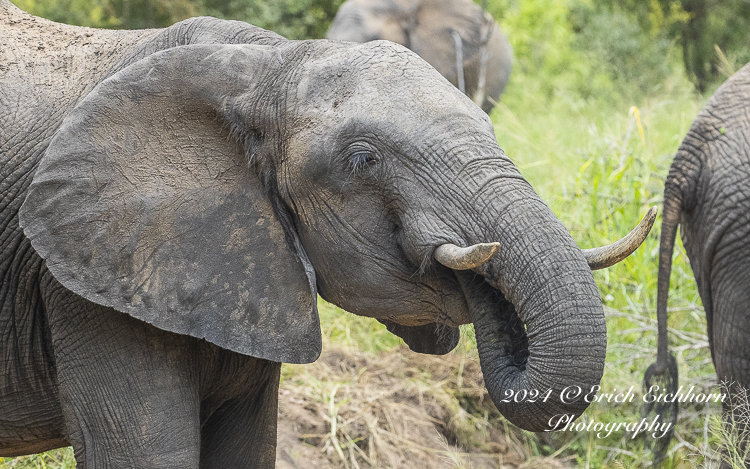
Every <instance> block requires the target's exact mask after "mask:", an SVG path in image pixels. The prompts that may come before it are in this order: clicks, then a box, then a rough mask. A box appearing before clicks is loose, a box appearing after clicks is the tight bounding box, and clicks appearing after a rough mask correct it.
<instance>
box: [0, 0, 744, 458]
mask: <svg viewBox="0 0 750 469" xmlns="http://www.w3.org/2000/svg"><path fill="white" fill-rule="evenodd" d="M14 1H15V2H16V3H17V4H18V5H19V6H20V7H21V8H24V9H26V10H27V11H31V12H32V13H35V14H38V15H41V16H46V17H49V18H52V19H55V20H58V21H65V22H69V23H74V24H82V25H89V26H97V27H111V28H117V27H128V28H132V27H157V26H164V25H167V24H170V23H172V22H174V21H177V20H180V19H183V18H184V17H187V16H191V15H196V14H212V15H215V16H220V17H225V18H232V19H240V20H245V21H249V22H252V23H254V24H258V25H259V26H262V27H266V28H269V29H274V30H276V31H278V32H280V33H282V34H284V35H286V36H288V37H291V38H305V37H322V36H323V34H324V32H325V30H326V29H327V27H328V24H329V22H330V21H331V19H332V17H333V14H334V13H335V10H336V8H337V7H338V5H339V4H340V3H341V0H283V1H280V2H270V1H263V0H231V1H229V2H220V1H218V0H14ZM478 3H481V2H479V1H478ZM748 5H750V4H748V3H747V2H743V1H742V0H729V1H726V2H718V1H716V0H705V1H697V0H681V1H680V0H649V1H640V0H626V1H624V2H623V1H617V2H616V1H614V0H604V1H597V2H593V1H590V0H490V1H489V2H488V11H489V12H490V13H491V14H492V15H493V16H494V17H495V18H497V19H498V21H499V22H500V24H501V25H502V27H503V29H504V31H505V32H506V34H507V35H508V37H509V39H510V41H511V43H512V45H513V48H514V52H515V57H516V59H515V63H514V70H513V75H512V76H511V82H510V85H509V86H508V88H507V90H506V93H505V94H504V95H503V97H502V102H501V103H500V104H499V105H498V106H496V108H495V109H494V111H493V113H492V115H491V117H492V120H493V122H494V123H495V132H496V135H497V139H498V141H499V142H500V145H501V146H502V147H503V148H504V150H505V151H506V152H507V153H508V155H509V156H510V157H511V158H512V159H513V160H514V162H515V163H516V165H517V166H518V167H519V169H520V170H521V172H522V173H523V174H524V176H525V177H526V178H527V179H528V180H529V181H530V182H531V184H532V185H533V187H534V188H535V189H536V190H537V192H538V193H539V194H540V195H541V196H542V198H543V199H544V200H545V201H546V202H547V203H548V204H549V206H550V207H551V209H552V210H553V211H554V212H555V213H556V214H557V216H558V217H559V218H560V219H561V220H562V222H563V223H564V224H565V225H566V226H567V227H568V229H569V230H570V231H571V233H572V235H573V237H574V238H575V239H576V240H577V241H578V243H579V245H580V246H581V247H592V246H598V245H602V244H605V243H609V242H612V241H613V240H615V239H618V238H620V237H621V236H623V235H624V234H626V233H627V232H628V231H629V230H630V229H631V228H632V226H633V224H634V223H635V222H636V221H637V220H638V219H639V218H640V217H641V216H642V215H643V214H644V213H645V212H646V210H647V209H648V207H650V206H652V205H659V204H660V203H661V201H662V191H663V181H664V177H665V175H666V174H667V170H668V168H669V165H670V164H671V161H672V158H673V155H674V153H675V151H676V149H677V147H678V146H679V144H680V142H681V140H682V138H683V137H684V136H685V134H686V133H687V130H688V128H689V126H690V124H691V123H692V121H693V119H694V118H695V116H696V115H697V113H698V111H699V110H700V108H701V107H702V106H703V104H704V103H705V101H706V99H707V97H708V96H709V95H710V92H711V91H712V90H713V89H715V87H716V86H717V85H718V84H719V83H720V82H721V81H723V80H724V79H725V78H726V76H728V74H730V73H731V72H733V71H735V70H737V69H738V68H739V66H740V64H742V63H744V62H745V61H747V60H749V59H750V52H748V50H747V49H743V48H740V47H739V45H740V44H743V41H744V43H746V42H747V39H748V38H747V34H750V32H749V31H750V30H748V29H747V28H746V27H744V25H745V24H747V23H746V21H747V19H748V17H750V12H748V11H747V10H748V9H749V8H750V7H749V6H748ZM701 8H702V10H701ZM701 12H702V13H701ZM701 15H702V16H701ZM743 21H744V23H743ZM696 31H697V32H696ZM714 45H716V46H718V47H714ZM659 233H660V221H659V220H658V219H657V224H656V226H655V227H654V229H653V231H652V233H651V235H650V236H649V238H648V239H647V241H646V242H645V244H644V246H642V247H641V248H640V249H639V250H638V251H637V252H636V253H635V254H634V255H632V256H630V257H629V258H628V259H626V260H625V261H624V262H622V263H620V264H618V265H617V266H615V267H612V268H610V269H607V270H603V271H598V272H596V273H595V278H596V281H597V283H598V285H599V288H600V291H601V296H602V299H603V302H604V304H605V307H606V314H607V325H608V331H609V332H608V335H609V339H608V341H609V345H608V355H607V364H606V368H605V374H604V379H603V382H602V391H603V392H615V390H618V391H626V390H628V389H630V388H631V386H632V387H633V392H634V393H635V394H636V399H635V401H634V402H626V403H613V402H597V403H594V404H592V405H591V407H590V408H589V409H588V410H587V411H586V413H585V414H584V416H583V418H582V419H583V421H584V422H590V421H595V422H602V423H605V424H606V423H617V422H634V421H640V419H641V416H640V412H641V409H640V407H641V405H640V396H641V393H642V391H641V389H640V386H641V380H642V376H643V371H644V370H645V369H646V367H647V366H648V365H649V364H650V363H652V362H653V360H654V358H655V351H656V327H655V313H654V311H655V305H656V273H657V262H658V261H657V258H658V256H657V252H658V239H659ZM670 311H671V312H670V321H669V326H670V331H671V333H670V342H671V348H672V350H673V351H674V352H675V354H676V356H677V359H678V363H679V367H680V373H681V377H680V380H681V381H680V385H682V386H685V387H686V388H689V387H690V386H695V389H696V390H701V392H717V390H718V385H717V384H716V382H715V374H714V370H713V365H712V362H711V358H710V353H709V350H708V344H707V338H706V324H705V316H704V314H703V311H702V308H701V303H700V298H699V296H698V293H697V289H696V287H695V282H694V279H693V275H692V272H691V270H690V266H689V262H688V260H687V257H686V256H685V254H684V250H683V249H682V247H681V245H679V241H678V248H677V249H676V250H675V254H674V263H673V269H672V289H671V293H670ZM320 312H321V323H322V329H323V335H324V348H326V347H343V348H348V349H350V350H356V351H358V352H357V353H362V354H365V355H367V354H369V355H372V356H380V355H382V354H387V353H394V351H396V350H398V347H399V346H400V344H401V341H400V339H398V338H396V337H394V336H392V335H391V334H389V333H388V332H387V331H385V328H384V327H383V326H382V325H380V324H379V323H377V322H376V321H374V320H368V319H365V318H358V317H355V316H353V315H350V314H348V313H346V312H343V311H341V310H340V309H338V308H335V307H333V306H331V305H328V304H326V303H324V302H321V304H320ZM463 335H464V340H463V341H462V345H461V346H459V350H457V351H456V352H454V353H455V354H458V355H460V356H461V357H465V358H462V359H461V360H459V362H460V363H464V362H463V361H462V360H468V361H470V362H471V361H474V362H476V360H477V358H476V351H475V349H474V348H473V345H472V341H473V330H472V328H471V326H466V327H464V328H463ZM463 366H464V365H460V367H461V369H462V370H463ZM303 370H304V368H301V367H286V368H285V370H284V373H283V379H284V384H283V385H284V386H293V385H294V383H302V384H304V383H308V384H305V386H311V385H310V384H309V383H310V382H311V381H310V379H311V378H309V376H308V375H305V373H306V372H305V371H303ZM458 376H459V377H460V376H461V373H460V372H459V373H458ZM342 379H343V378H342ZM352 379H353V378H352ZM424 379H428V378H424ZM355 381H356V380H355ZM302 384H300V385H302ZM339 384H341V385H342V386H343V385H344V384H345V385H346V386H349V385H352V384H351V380H350V381H347V382H346V383H343V384H342V383H339ZM336 385H337V383H328V384H326V386H329V388H330V389H329V388H326V389H328V391H327V393H325V392H319V393H318V394H320V396H319V400H320V402H321V404H322V405H325V406H330V409H332V410H331V415H333V411H334V410H336V409H338V408H339V407H337V406H341V405H343V404H344V402H343V401H341V400H339V401H337V400H336V399H335V396H334V394H335V392H334V391H332V390H333V389H336V388H335V386H336ZM458 388H460V384H459V385H458V387H457V388H456V389H458ZM441 392H442V391H441ZM446 392H447V391H446ZM313 394H314V393H313ZM441 395H442V394H441ZM454 398H455V399H456V406H459V405H460V406H461V408H462V409H463V411H464V413H465V414H467V415H469V416H471V418H467V419H466V421H467V422H470V423H469V424H467V425H469V426H468V427H465V428H464V427H461V428H456V429H455V431H456V434H462V433H461V432H468V431H469V430H470V429H471V428H479V427H477V425H479V424H477V421H478V420H477V419H480V420H481V421H482V422H486V423H483V424H482V425H497V426H499V427H498V428H502V425H506V426H507V423H505V424H503V423H502V422H503V420H502V419H501V418H500V417H499V415H492V414H489V413H482V412H485V411H484V410H478V408H477V407H476V406H475V405H474V404H472V401H470V400H468V401H467V400H466V399H463V398H462V396H461V395H460V393H458V392H454ZM462 399H463V400H462ZM336 411H337V412H338V410H336ZM456 412H457V413H458V408H456ZM720 412H721V409H720V407H719V406H718V405H715V404H711V405H705V404H696V403H686V404H681V406H680V419H679V421H678V423H677V427H676V436H675V438H674V440H673V442H672V444H671V447H670V450H669V452H668V457H667V460H666V461H665V463H664V467H667V468H687V467H716V466H717V465H718V461H719V458H720V457H721V455H720V454H718V453H717V452H716V449H717V448H720V447H721V446H722V445H726V444H727V441H731V440H730V439H731V438H732V435H731V434H729V435H728V434H727V432H726V431H724V430H722V428H723V427H722V426H721V425H720V424H717V423H716V422H717V421H718V419H719V418H720ZM472 419H473V420H472ZM471 425H474V427H471ZM480 426H481V425H480ZM467 428H468V429H469V430H467ZM482 428H485V427H482ZM339 435H342V434H341V433H339ZM336 437H337V433H336V431H335V429H334V431H333V433H331V437H330V438H329V440H327V441H330V442H331V444H333V442H334V441H335V439H336ZM649 438H650V437H649V436H648V435H645V436H644V435H641V436H640V437H635V438H634V437H633V436H632V435H631V434H629V433H628V432H625V431H617V432H612V434H610V435H609V436H607V437H603V438H599V437H598V436H597V435H596V432H594V431H575V432H562V433H558V434H545V435H541V436H537V435H533V434H526V435H525V436H524V437H523V441H524V443H523V444H524V447H525V448H526V451H527V454H529V455H532V456H537V457H543V456H550V455H554V456H555V457H558V458H563V457H564V458H568V459H572V460H573V461H574V463H575V464H576V465H577V466H579V467H590V468H595V467H612V468H619V467H628V468H631V467H633V468H637V467H648V465H649V463H650V460H651V455H650V452H649V444H650V440H649ZM728 439H729V440H728ZM464 441H468V440H464ZM342 444H344V443H342ZM334 446H335V445H334ZM730 446H731V443H730ZM331 448H332V449H331V450H332V451H333V448H334V447H333V446H332V447H331ZM338 450H341V451H342V454H343V451H344V450H346V448H343V450H342V449H341V448H339V449H337V450H336V451H338ZM352 451H354V450H353V449H352ZM351 454H352V455H351V458H356V457H359V456H357V455H355V454H354V452H352V453H351ZM346 457H347V458H349V456H346ZM352 460H353V459H352ZM347 464H348V463H347ZM456 465H458V466H462V464H459V463H458V462H456ZM11 467H14V468H15V467H18V468H31V467H34V468H37V467H38V468H43V467H54V468H72V467H74V464H73V460H72V456H71V453H70V452H69V450H66V451H55V452H51V453H47V454H46V455H42V456H33V457H27V458H17V459H9V458H6V459H5V460H0V468H11Z"/></svg>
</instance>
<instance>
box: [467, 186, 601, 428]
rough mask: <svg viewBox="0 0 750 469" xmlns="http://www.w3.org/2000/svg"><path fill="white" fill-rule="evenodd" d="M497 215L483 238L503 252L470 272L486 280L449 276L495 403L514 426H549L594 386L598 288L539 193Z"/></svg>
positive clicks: (575, 412)
mask: <svg viewBox="0 0 750 469" xmlns="http://www.w3.org/2000/svg"><path fill="white" fill-rule="evenodd" d="M515 192H516V193H518V192H532V191H531V189H528V190H527V191H522V190H517V191H515ZM488 209H489V210H491V207H486V208H485V209H484V210H488ZM497 213H502V214H503V215H502V217H497V219H499V220H501V222H500V226H498V227H496V228H495V229H490V231H489V234H490V235H492V236H494V238H492V240H498V241H500V242H501V244H502V247H501V248H500V250H499V252H498V253H497V254H496V255H495V256H493V257H492V258H491V259H490V260H489V261H488V262H487V263H486V264H484V265H482V266H481V267H479V268H476V269H475V271H476V272H478V273H480V274H481V275H482V276H483V277H484V278H483V279H482V278H481V277H479V276H474V275H472V274H471V273H468V272H456V275H457V276H458V278H459V281H460V283H461V285H462V288H463V289H464V293H465V296H466V298H467V303H468V306H469V309H470V312H471V316H472V322H473V323H474V329H475V333H476V338H477V348H478V351H479V358H480V362H481V367H482V373H483V375H484V379H485V384H486V387H487V390H488V392H489V394H490V397H491V398H492V400H493V402H494V403H495V405H496V406H497V408H498V409H499V410H500V412H501V413H502V414H503V415H504V416H505V417H506V418H507V419H508V420H510V421H511V422H513V423H514V424H515V425H517V426H519V427H521V428H524V429H526V430H531V431H543V430H547V429H554V427H555V423H556V422H559V419H560V417H561V416H562V415H566V416H571V417H578V416H579V415H580V414H581V413H582V412H583V411H584V410H585V409H586V408H587V407H588V404H589V403H588V402H586V399H585V396H586V395H590V396H591V397H593V395H594V394H595V392H596V391H597V390H598V388H597V386H598V384H599V382H600V380H601V376H602V373H603V371H604V358H605V354H606V343H607V339H606V325H605V320H604V311H603V309H602V306H601V300H600V299H599V292H598V289H597V287H596V284H595V283H594V280H593V277H592V274H591V271H590V269H589V267H588V265H587V262H586V260H585V258H584V256H583V254H582V253H581V250H580V249H579V248H578V246H577V245H576V243H575V241H573V239H572V238H571V237H570V235H569V234H568V232H567V230H566V229H565V227H564V226H563V225H562V224H561V223H560V222H559V221H558V220H557V219H556V218H555V217H554V215H553V214H552V212H551V211H550V210H549V209H548V208H547V207H546V206H545V205H544V203H543V202H542V201H541V200H540V199H539V198H538V196H536V194H528V193H527V194H526V196H521V197H518V198H516V200H514V201H512V203H511V204H510V205H507V206H506V207H503V211H501V212H497ZM514 214H515V215H516V216H514ZM518 214H522V216H517V215H518ZM503 220H504V222H503ZM511 220H512V221H511ZM589 400H590V398H589ZM571 417H566V418H571ZM571 420H572V419H571ZM559 428H561V427H558V429H559Z"/></svg>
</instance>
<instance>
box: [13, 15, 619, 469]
mask: <svg viewBox="0 0 750 469" xmlns="http://www.w3.org/2000/svg"><path fill="white" fill-rule="evenodd" d="M0 31H2V34H1V35H0V38H1V39H0V40H1V41H2V45H3V47H2V48H0V124H1V125H0V189H1V192H0V193H1V194H2V197H1V198H0V243H1V244H0V246H1V249H0V275H2V277H0V279H1V280H2V282H1V283H0V308H1V309H0V334H1V335H0V344H2V346H0V456H12V455H20V454H27V453H33V452H40V451H43V450H47V449H51V448H55V447H60V446H64V445H68V444H70V445H72V446H73V447H74V449H75V455H76V460H77V461H78V464H79V467H88V468H106V467H139V468H143V467H180V468H189V467H201V468H209V467H217V468H227V467H232V468H237V467H263V468H268V467H273V465H274V457H275V444H276V438H275V435H276V415H277V391H278V379H279V370H280V362H294V363H306V362H311V361H314V360H315V359H316V358H317V356H318V354H319V353H320V330H319V324H318V316H317V311H316V293H319V294H320V295H321V296H323V297H324V298H325V299H327V300H329V301H331V302H334V303H336V304H337V305H339V306H341V307H343V308H345V309H347V310H349V311H352V312H354V313H357V314H360V315H364V316H370V317H374V318H377V319H378V320H381V321H383V322H385V323H386V324H387V325H388V327H389V330H391V331H392V332H394V333H396V334H398V335H400V336H401V337H403V338H404V340H405V341H406V342H407V344H409V346H410V347H412V348H413V349H415V350H417V351H421V352H425V353H446V352H448V351H449V350H451V349H452V348H453V347H454V346H455V344H456V340H457V338H458V329H457V326H458V325H460V324H465V323H469V322H473V323H474V326H475V329H476V335H477V342H478V347H479V354H480V361H481V365H482V369H483V372H484V378H485V382H486V385H487V388H488V391H489V393H490V395H491V397H492V399H493V401H494V402H495V403H496V404H497V406H498V408H499V409H500V411H501V412H503V414H504V415H506V417H508V418H509V419H510V420H511V421H512V422H514V423H515V424H516V425H519V426H521V427H523V428H527V429H530V430H534V431H540V430H543V429H546V428H548V421H549V419H550V418H551V417H553V416H554V415H556V414H560V413H571V414H574V415H579V414H580V413H581V412H583V410H584V409H585V408H586V407H587V404H586V403H585V402H583V401H582V399H578V400H575V401H574V402H568V403H562V402H561V401H560V399H559V397H558V396H559V393H560V392H561V391H562V389H564V388H565V387H568V386H579V387H580V388H582V389H584V390H588V389H590V388H591V387H592V386H594V385H596V384H598V383H599V381H600V378H601V375H602V371H603V366H604V357H605V348H606V331H605V322H604V315H603V311H602V307H601V304H600V300H599V294H598V291H597V288H596V285H595V284H594V281H593V278H592V275H591V272H590V270H589V267H588V265H587V262H586V260H585V259H584V257H583V255H582V253H581V251H580V249H579V248H578V246H577V245H576V243H575V242H574V241H573V239H572V238H571V237H570V235H569V234H568V232H567V231H566V229H565V227H564V226H563V225H562V224H561V223H560V222H559V221H558V220H557V219H556V218H555V217H554V215H553V214H552V213H551V212H550V210H549V209H548V208H547V207H546V206H545V204H544V203H543V202H542V201H541V200H540V198H539V197H538V196H537V195H536V194H535V193H534V191H533V189H532V188H531V187H530V186H529V184H528V183H527V182H526V181H525V180H524V179H523V178H522V177H521V176H520V175H519V173H518V171H517V170H516V169H515V167H514V166H513V164H512V163H511V161H510V160H509V159H508V158H507V156H506V155H505V154H504V153H503V151H502V150H501V149H500V147H499V146H498V145H497V143H496V141H495V137H494V133H493V128H492V125H491V122H490V121H489V119H488V117H487V116H486V114H484V113H483V112H482V111H481V109H480V108H479V107H477V106H476V105H474V104H473V103H472V102H471V101H470V100H469V99H468V98H467V97H466V96H464V95H463V94H461V93H460V92H459V91H458V90H457V89H456V88H454V87H453V86H451V85H450V84H449V83H447V82H446V81H445V79H443V78H442V77H441V76H440V75H439V74H438V73H437V72H436V71H435V70H434V69H433V68H432V67H430V66H429V65H428V64H427V63H426V62H424V61H423V60H422V59H420V58H419V57H418V56H417V55H416V54H414V53H413V52H411V51H409V50H407V49H406V48H403V47H401V46H398V45H395V44H392V43H387V42H373V43H368V44H350V43H336V42H330V41H325V40H324V41H287V40H285V39H284V38H282V37H280V36H278V35H276V34H273V33H270V32H267V31H264V30H261V29H259V28H256V27H253V26H250V25H247V24H244V23H239V22H231V21H221V20H216V19H212V18H197V19H191V20H187V21H184V22H181V23H178V24H176V25H174V26H172V27H170V28H167V29H164V30H148V31H103V30H91V29H86V28H77V27H70V26H65V25H59V24H56V23H52V22H49V21H46V20H42V19H39V18H34V17H31V16H29V15H27V14H25V13H23V12H21V11H20V10H18V9H16V8H15V7H13V6H12V5H11V4H9V3H8V2H7V0H0ZM234 43H239V44H240V45H235V44H234ZM426 90H429V91H426ZM488 241H498V242H500V243H502V248H501V250H500V251H499V253H498V254H497V255H495V257H493V258H492V259H491V260H490V261H489V262H488V263H486V264H484V265H482V266H480V267H478V268H476V269H474V271H473V272H472V271H464V272H454V271H452V270H450V269H448V268H446V267H444V266H441V265H439V264H437V263H436V262H434V261H433V260H432V253H433V251H434V250H435V248H436V247H437V246H439V245H441V244H443V243H446V242H450V243H454V244H457V245H459V246H467V245H471V244H475V243H480V242H488ZM524 326H525V327H524ZM513 390H516V391H521V390H525V391H530V392H539V393H546V392H547V391H550V396H551V397H550V398H548V399H546V401H547V402H542V399H536V400H534V401H533V402H532V401H530V400H525V401H522V402H519V403H515V402H513V400H512V399H510V402H509V403H506V402H503V399H504V398H506V397H507V396H508V394H506V392H510V391H513Z"/></svg>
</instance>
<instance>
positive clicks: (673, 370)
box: [643, 178, 682, 467]
mask: <svg viewBox="0 0 750 469" xmlns="http://www.w3.org/2000/svg"><path fill="white" fill-rule="evenodd" d="M673 182H674V179H672V178H669V179H668V180H667V184H666V187H665V190H664V209H663V212H662V224H661V241H660V244H659V277H658V291H657V300H656V318H657V332H658V345H657V352H656V363H653V364H652V365H651V366H649V367H648V369H647V370H646V373H645V374H644V377H643V392H644V401H646V405H645V406H644V409H643V414H644V417H648V416H649V415H650V414H654V415H655V416H656V418H658V420H659V421H660V423H667V424H671V425H670V430H669V432H668V433H667V434H666V435H664V436H663V437H661V438H659V439H653V440H652V441H653V447H652V450H653V453H654V467H656V466H658V465H659V464H660V463H661V461H662V460H663V459H664V457H665V455H666V451H667V449H668V447H669V442H670V440H671V439H672V435H673V434H674V427H675V423H676V422H677V411H678V409H677V400H676V399H675V400H674V402H654V401H656V396H660V395H661V396H663V395H664V394H665V393H671V394H672V395H674V393H676V392H677V385H678V381H679V376H678V370H677V360H675V358H674V356H673V355H672V354H671V353H669V345H668V342H667V300H668V298H669V277H670V274H671V273H672V252H673V251H674V242H675V237H676V234H677V226H678V225H679V223H680V213H681V210H682V209H681V207H682V193H681V191H680V189H679V188H678V187H675V186H676V185H675V184H674V183H673ZM649 395H650V396H653V397H654V399H653V400H650V399H646V397H647V396H649Z"/></svg>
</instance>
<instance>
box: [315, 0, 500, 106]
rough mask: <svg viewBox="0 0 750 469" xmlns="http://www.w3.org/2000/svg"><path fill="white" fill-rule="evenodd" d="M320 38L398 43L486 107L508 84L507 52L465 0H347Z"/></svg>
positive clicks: (490, 22) (488, 21)
mask: <svg viewBox="0 0 750 469" xmlns="http://www.w3.org/2000/svg"><path fill="white" fill-rule="evenodd" d="M326 38H328V39H335V40H340V41H351V42H367V41H374V40H378V39H384V40H388V41H392V42H395V43H397V44H401V45H403V46H406V47H408V48H409V49H411V50H413V51H414V52H416V53H417V54H418V55H419V56H420V57H422V58H423V59H425V60H426V61H427V62H428V63H429V64H430V65H432V66H433V67H435V69H437V71H438V72H440V73H441V74H442V75H443V76H444V77H445V78H447V79H448V81H450V82H451V83H453V85H454V86H456V87H458V88H460V89H461V90H462V91H464V92H465V93H466V94H467V95H468V96H469V97H471V98H472V100H473V101H474V102H475V103H477V104H478V105H480V106H481V107H482V109H484V110H485V111H486V112H489V111H490V110H491V109H492V107H493V106H494V104H495V103H496V102H497V101H498V100H499V99H500V95H501V94H502V92H503V90H504V89H505V86H506V85H507V84H508V80H509V78H510V72H511V68H512V63H511V62H512V58H513V51H512V49H511V47H510V43H509V42H508V39H507V38H506V37H505V35H504V34H503V32H502V30H501V29H500V26H499V25H498V24H497V23H496V22H495V20H494V19H493V18H492V17H491V16H490V15H489V14H487V13H486V12H484V11H482V9H481V8H480V7H479V6H478V5H476V4H475V3H473V2H472V1H471V0H348V1H347V2H345V3H344V4H343V5H341V8H339V11H338V12H337V13H336V17H335V18H334V20H333V23H331V27H330V29H329V30H328V32H327V33H326Z"/></svg>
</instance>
